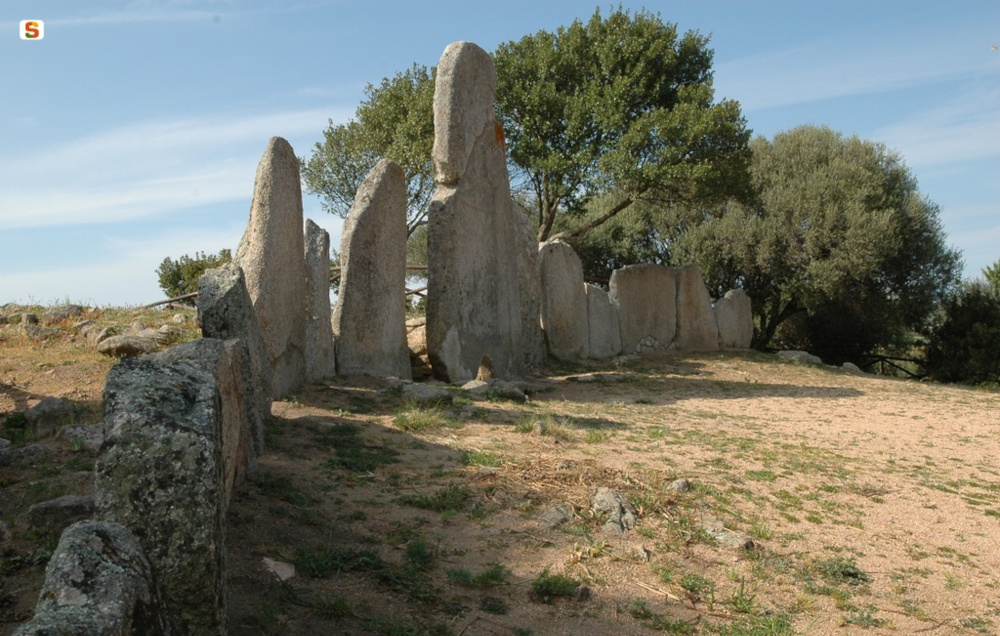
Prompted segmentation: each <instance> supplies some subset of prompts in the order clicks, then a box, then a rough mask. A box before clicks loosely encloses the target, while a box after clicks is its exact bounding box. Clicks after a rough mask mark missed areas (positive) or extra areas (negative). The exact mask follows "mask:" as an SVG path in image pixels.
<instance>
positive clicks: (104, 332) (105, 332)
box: [93, 327, 118, 344]
mask: <svg viewBox="0 0 1000 636" xmlns="http://www.w3.org/2000/svg"><path fill="white" fill-rule="evenodd" d="M117 335H118V329H116V328H115V327H105V328H104V329H101V330H100V331H99V332H98V334H97V335H96V336H95V337H94V339H93V340H94V344H100V343H102V342H104V341H105V340H107V339H108V338H110V337H111V336H117Z"/></svg>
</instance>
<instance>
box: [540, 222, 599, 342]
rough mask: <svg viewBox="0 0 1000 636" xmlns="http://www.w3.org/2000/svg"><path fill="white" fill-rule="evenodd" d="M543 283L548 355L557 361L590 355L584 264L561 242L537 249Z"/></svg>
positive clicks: (544, 331)
mask: <svg viewBox="0 0 1000 636" xmlns="http://www.w3.org/2000/svg"><path fill="white" fill-rule="evenodd" d="M538 264H539V269H540V272H541V277H540V278H541V281H542V332H543V333H544V334H545V345H546V348H547V350H548V352H549V355H550V356H552V357H553V358H558V359H560V360H577V359H580V358H587V357H589V356H590V326H589V322H588V312H587V291H586V288H585V287H584V282H583V263H581V262H580V257H579V256H577V255H576V252H575V251H574V250H573V248H572V247H571V246H570V245H569V243H566V242H565V241H561V240H558V239H557V240H554V241H549V242H547V243H544V244H543V245H542V246H541V248H539V250H538Z"/></svg>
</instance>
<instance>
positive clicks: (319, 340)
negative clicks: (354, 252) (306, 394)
mask: <svg viewBox="0 0 1000 636" xmlns="http://www.w3.org/2000/svg"><path fill="white" fill-rule="evenodd" d="M305 249H306V254H305V259H306V273H307V274H308V279H307V280H306V293H307V294H308V296H309V314H308V315H307V316H306V380H308V381H309V382H319V381H320V380H326V379H328V378H332V377H333V376H334V375H336V374H337V357H336V352H335V351H334V348H333V329H332V327H331V325H330V234H329V233H328V232H327V231H326V230H324V229H323V228H321V227H320V226H318V225H316V224H315V223H313V221H312V219H307V220H306V236H305Z"/></svg>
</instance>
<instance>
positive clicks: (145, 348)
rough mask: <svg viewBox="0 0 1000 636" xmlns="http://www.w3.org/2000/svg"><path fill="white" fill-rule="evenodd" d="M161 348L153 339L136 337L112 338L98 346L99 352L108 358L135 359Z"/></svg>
mask: <svg viewBox="0 0 1000 636" xmlns="http://www.w3.org/2000/svg"><path fill="white" fill-rule="evenodd" d="M159 348H160V345H159V343H158V342H157V341H156V340H154V339H153V338H145V337H142V336H135V335H124V336H111V337H110V338H107V339H106V340H102V341H101V342H100V343H99V344H98V345H97V350H98V351H99V352H100V353H103V354H104V355H106V356H108V357H116V358H121V357H125V356H130V357H135V356H139V355H142V354H144V353H153V352H155V351H157V350H158V349H159Z"/></svg>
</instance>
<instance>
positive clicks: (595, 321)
mask: <svg viewBox="0 0 1000 636" xmlns="http://www.w3.org/2000/svg"><path fill="white" fill-rule="evenodd" d="M584 290H585V293H586V295H587V327H588V335H587V343H588V347H587V350H588V355H589V357H591V358H594V359H598V360H600V359H604V358H613V357H615V356H616V355H618V354H620V353H621V352H622V333H621V326H620V325H619V324H618V307H617V306H615V304H614V303H613V302H611V297H610V296H609V295H608V292H606V291H604V290H603V289H601V288H600V287H598V286H597V285H592V284H590V283H587V284H586V285H585V286H584Z"/></svg>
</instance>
